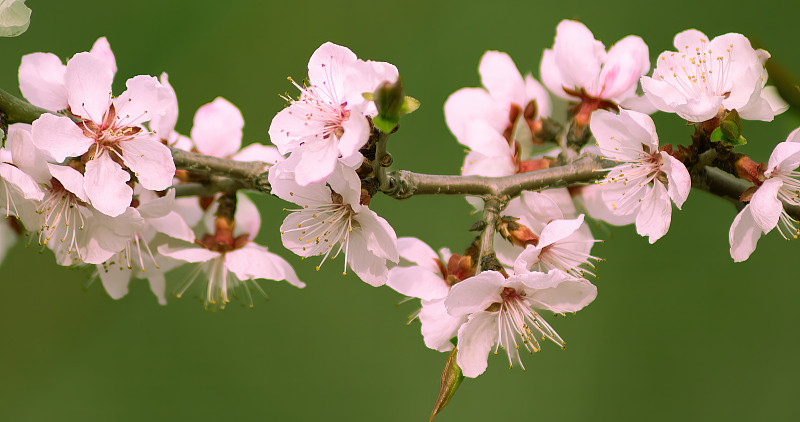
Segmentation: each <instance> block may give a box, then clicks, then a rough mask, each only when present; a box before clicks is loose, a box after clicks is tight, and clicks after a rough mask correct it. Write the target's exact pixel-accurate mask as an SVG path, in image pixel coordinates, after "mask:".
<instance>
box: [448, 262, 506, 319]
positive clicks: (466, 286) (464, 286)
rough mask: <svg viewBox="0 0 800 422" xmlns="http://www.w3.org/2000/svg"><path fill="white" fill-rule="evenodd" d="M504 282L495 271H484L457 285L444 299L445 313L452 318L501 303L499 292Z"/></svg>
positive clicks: (500, 275)
mask: <svg viewBox="0 0 800 422" xmlns="http://www.w3.org/2000/svg"><path fill="white" fill-rule="evenodd" d="M505 284H506V280H505V278H504V277H503V275H502V274H500V273H499V272H497V271H484V272H482V273H480V274H478V275H476V276H474V277H470V278H468V279H466V280H464V281H462V282H460V283H457V284H456V285H454V286H453V287H452V288H451V289H450V293H449V294H448V295H447V299H445V303H444V304H445V306H447V313H449V314H450V315H452V316H461V315H467V314H470V313H473V312H480V311H482V310H484V309H486V308H487V307H488V306H489V305H491V304H492V303H495V302H498V303H499V302H502V298H501V297H500V292H502V291H503V287H504V286H505Z"/></svg>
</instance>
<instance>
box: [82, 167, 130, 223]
mask: <svg viewBox="0 0 800 422" xmlns="http://www.w3.org/2000/svg"><path fill="white" fill-rule="evenodd" d="M130 178H131V176H130V174H128V172H126V171H125V170H122V168H121V167H120V166H119V164H117V163H115V162H114V161H113V160H112V159H111V157H110V155H109V153H105V154H102V155H100V156H99V157H95V158H94V159H93V160H89V162H88V163H86V172H85V173H84V188H85V189H86V196H88V197H89V200H90V201H91V202H92V205H93V206H94V207H95V208H97V210H98V211H100V212H102V213H103V214H106V215H108V216H111V217H116V216H118V215H120V214H122V213H123V212H125V210H126V209H127V208H128V207H129V206H130V204H131V198H132V196H133V189H131V187H130V186H128V184H127V182H128V180H130Z"/></svg>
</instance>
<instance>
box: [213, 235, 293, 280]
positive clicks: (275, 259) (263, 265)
mask: <svg viewBox="0 0 800 422" xmlns="http://www.w3.org/2000/svg"><path fill="white" fill-rule="evenodd" d="M225 260H226V262H227V264H228V269H229V270H230V271H232V272H233V273H234V274H236V277H239V279H240V280H253V279H257V278H264V279H267V280H275V281H280V280H286V281H288V282H289V283H290V284H292V285H293V286H296V287H305V286H306V285H305V283H303V282H301V281H300V280H299V279H298V278H297V274H295V272H294V270H293V269H292V267H291V265H289V263H288V262H286V260H285V259H283V258H281V257H280V256H278V255H275V254H274V253H271V252H268V251H267V248H265V247H263V246H259V245H256V244H255V243H253V242H250V243H248V244H247V245H246V246H245V247H243V248H241V249H237V250H235V251H232V252H228V253H227V254H225Z"/></svg>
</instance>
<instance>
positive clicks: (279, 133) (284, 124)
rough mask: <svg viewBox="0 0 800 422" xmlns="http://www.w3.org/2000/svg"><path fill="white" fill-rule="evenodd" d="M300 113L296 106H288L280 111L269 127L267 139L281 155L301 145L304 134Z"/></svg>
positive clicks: (304, 128)
mask: <svg viewBox="0 0 800 422" xmlns="http://www.w3.org/2000/svg"><path fill="white" fill-rule="evenodd" d="M300 114H302V111H301V110H300V109H299V104H298V105H297V106H289V107H287V108H284V109H283V110H281V111H280V112H279V113H278V114H276V115H275V117H273V118H272V122H271V123H270V125H269V139H270V142H272V143H273V144H274V145H275V146H276V147H278V151H279V152H280V153H281V154H288V153H290V152H292V151H294V150H295V149H297V148H298V147H299V146H300V145H301V143H302V142H301V140H300V138H301V136H302V135H303V134H304V133H305V131H306V127H305V125H304V123H305V122H304V120H303V119H302V118H301V117H300Z"/></svg>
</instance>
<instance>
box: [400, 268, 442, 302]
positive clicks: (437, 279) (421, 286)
mask: <svg viewBox="0 0 800 422" xmlns="http://www.w3.org/2000/svg"><path fill="white" fill-rule="evenodd" d="M386 285H387V286H389V287H391V288H392V289H394V290H396V291H397V292H398V293H400V294H403V295H406V296H410V297H418V298H420V299H422V300H436V299H444V297H445V296H447V292H448V291H449V290H450V289H449V287H448V286H447V284H446V283H445V282H444V280H442V276H441V275H439V274H437V273H433V272H431V271H430V270H428V269H427V268H423V267H420V266H413V267H395V268H392V269H391V270H390V271H389V275H388V276H387V279H386Z"/></svg>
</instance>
